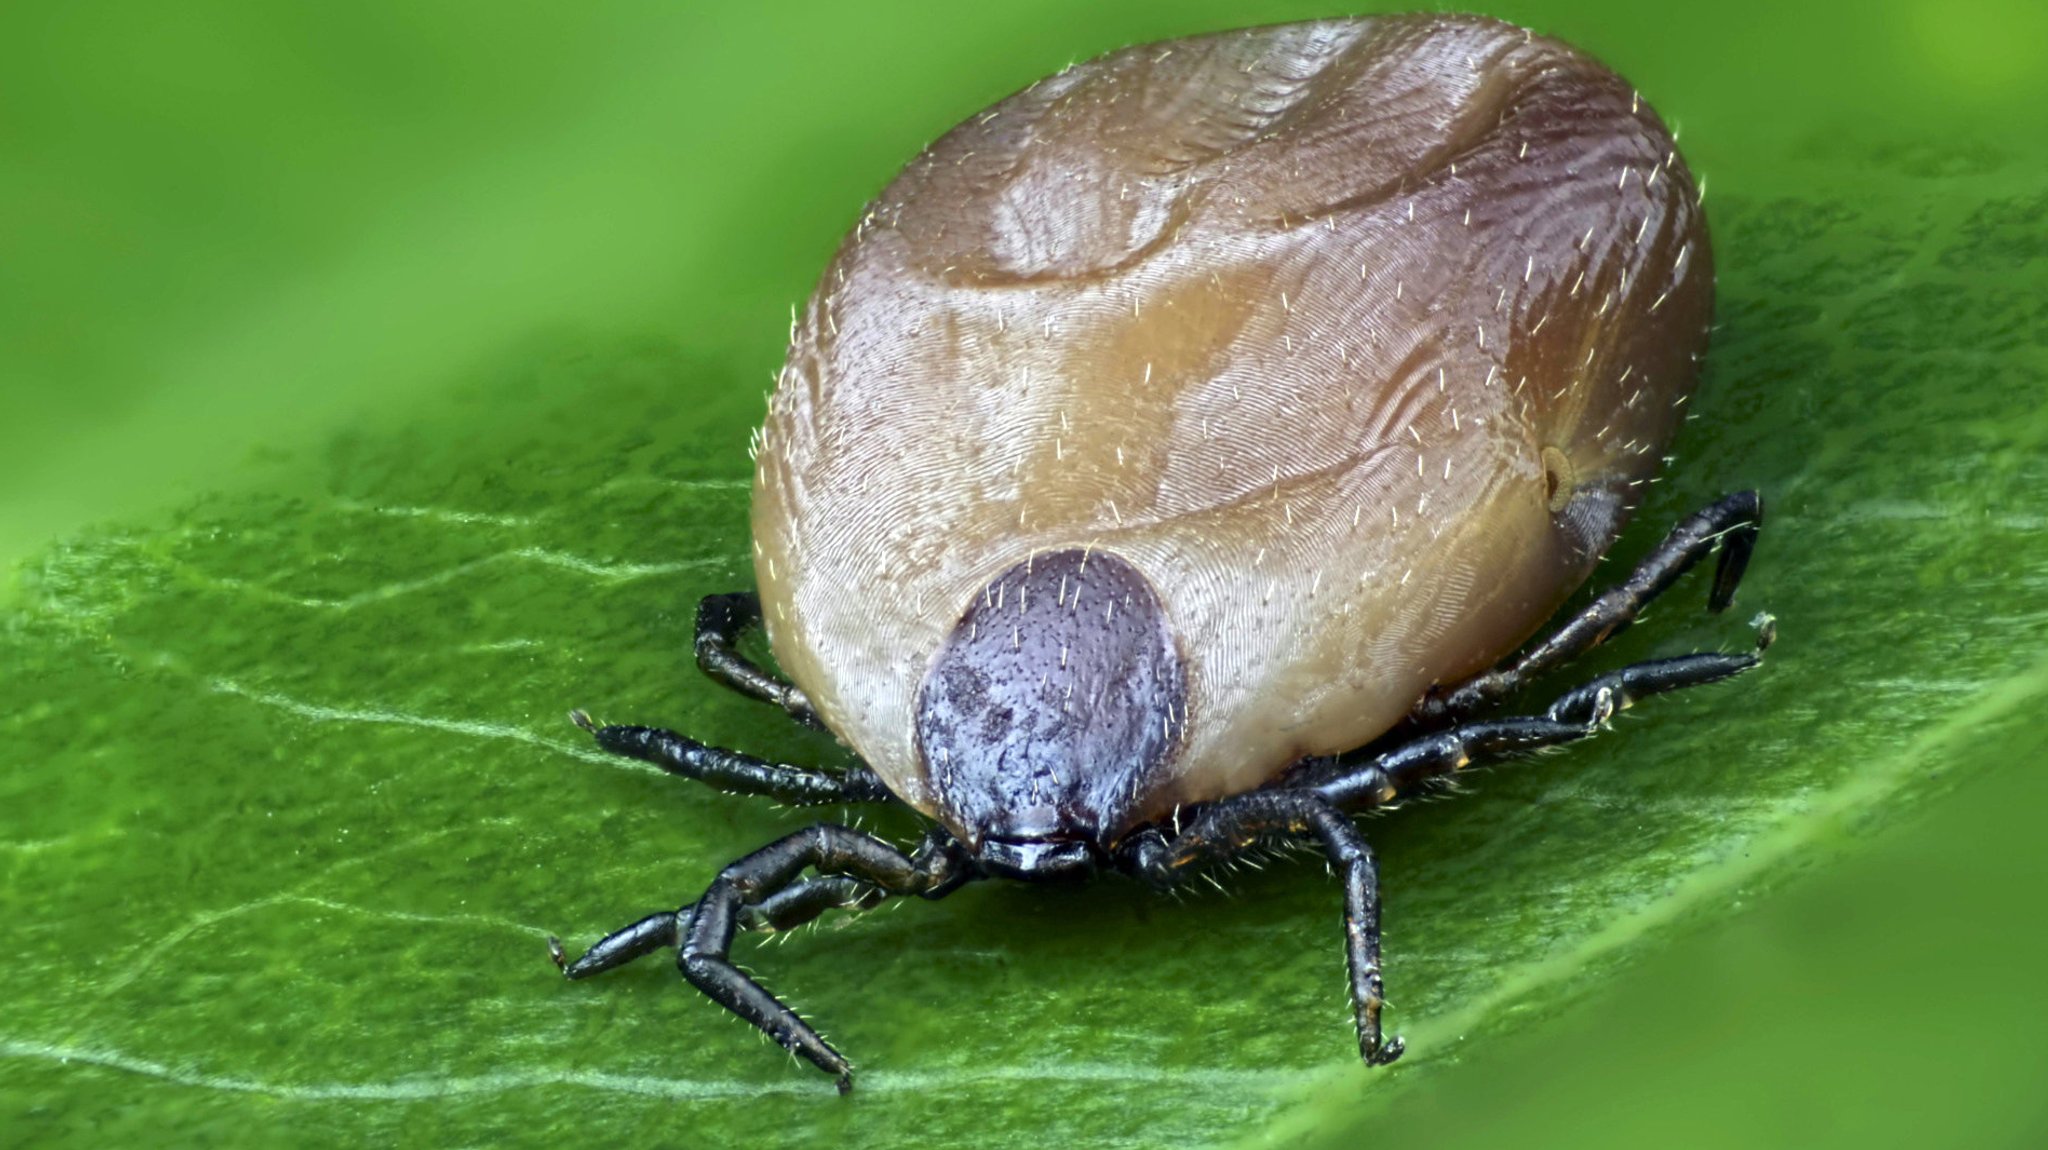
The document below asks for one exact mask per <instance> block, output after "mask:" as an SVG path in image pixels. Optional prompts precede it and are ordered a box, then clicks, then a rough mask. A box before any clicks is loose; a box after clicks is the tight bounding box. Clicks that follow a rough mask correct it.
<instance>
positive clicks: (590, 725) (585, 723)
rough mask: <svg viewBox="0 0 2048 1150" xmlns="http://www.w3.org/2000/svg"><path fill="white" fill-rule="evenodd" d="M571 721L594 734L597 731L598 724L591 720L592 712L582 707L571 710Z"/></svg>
mask: <svg viewBox="0 0 2048 1150" xmlns="http://www.w3.org/2000/svg"><path fill="white" fill-rule="evenodd" d="M569 721H570V722H572V723H574V724H576V725H577V726H579V727H582V728H583V729H584V730H586V731H589V732H590V733H591V734H593V735H594V734H596V733H597V724H596V723H595V722H593V721H592V720H591V718H590V712H589V711H586V710H584V709H583V708H581V707H578V708H576V709H575V710H573V711H571V712H569Z"/></svg>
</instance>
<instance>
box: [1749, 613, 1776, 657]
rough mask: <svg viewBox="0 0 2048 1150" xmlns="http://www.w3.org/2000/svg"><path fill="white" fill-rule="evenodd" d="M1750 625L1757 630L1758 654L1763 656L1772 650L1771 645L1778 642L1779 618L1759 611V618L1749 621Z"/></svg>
mask: <svg viewBox="0 0 2048 1150" xmlns="http://www.w3.org/2000/svg"><path fill="white" fill-rule="evenodd" d="M1749 625H1750V626H1752V627H1755V628H1756V653H1757V654H1759V655H1761V654H1763V653H1764V652H1765V651H1768V650H1770V649H1771V644H1772V643H1775V642H1777V641H1778V617H1777V616H1775V615H1773V614H1771V613H1770V612H1769V611H1759V612H1758V613H1757V617H1756V618H1754V619H1751V620H1750V621H1749Z"/></svg>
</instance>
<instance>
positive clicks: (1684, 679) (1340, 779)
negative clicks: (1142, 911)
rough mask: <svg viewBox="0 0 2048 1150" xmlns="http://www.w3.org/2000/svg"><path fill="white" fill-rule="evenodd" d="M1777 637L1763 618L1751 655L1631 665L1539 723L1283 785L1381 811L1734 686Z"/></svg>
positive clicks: (1338, 764) (1417, 746) (1407, 747)
mask: <svg viewBox="0 0 2048 1150" xmlns="http://www.w3.org/2000/svg"><path fill="white" fill-rule="evenodd" d="M1776 636H1777V627H1776V625H1775V624H1774V623H1773V621H1772V620H1771V617H1770V616H1768V615H1763V616H1759V617H1758V619H1757V635H1756V649H1755V650H1754V651H1745V652H1743V653H1741V654H1737V655H1724V654H1720V653H1718V652H1701V653H1698V654H1692V655H1680V656H1677V657H1676V658H1671V659H1652V660H1650V661H1648V662H1643V663H1631V664H1630V665H1628V666H1626V667H1623V668H1621V669H1620V670H1618V671H1613V672H1610V673H1608V674H1605V675H1601V676H1600V677H1598V678H1596V679H1594V680H1592V681H1591V682H1588V683H1585V684H1583V685H1581V686H1578V687H1574V688H1573V689H1571V690H1569V691H1567V692H1565V693H1564V694H1563V695H1562V696H1560V697H1559V698H1558V699H1557V701H1556V702H1554V703H1552V704H1551V705H1550V707H1549V708H1548V709H1547V710H1546V711H1545V712H1544V713H1543V714H1541V715H1534V716H1523V717H1516V718H1506V719H1492V720H1486V721H1483V722H1473V723H1461V724H1459V725H1457V726H1455V727H1450V728H1448V729H1446V730H1442V731H1437V732H1433V733H1431V734H1426V735H1421V736H1418V737H1417V738H1414V739H1412V740H1410V741H1408V742H1405V743H1402V744H1400V745H1399V746H1396V747H1393V748H1391V749H1389V750H1387V751H1385V752H1383V753H1381V754H1378V755H1375V756H1373V757H1372V758H1370V759H1367V760H1365V761H1363V762H1347V761H1344V760H1342V759H1339V760H1335V761H1330V760H1324V761H1322V762H1318V763H1315V764H1313V765H1312V766H1310V767H1308V768H1307V769H1304V770H1298V771H1296V772H1294V773H1293V774H1291V775H1289V776H1287V778H1286V779H1285V780H1284V781H1283V782H1282V783H1281V784H1280V786H1281V787H1282V788H1284V789H1286V790H1299V791H1306V792H1308V793H1310V794H1314V795H1317V796H1319V797H1320V798H1322V799H1324V800H1325V801H1327V802H1329V803H1331V804H1333V805H1334V806H1336V807H1337V808H1339V809H1340V810H1353V811H1355V810H1365V809H1368V808H1371V807H1378V806H1385V805H1386V804H1388V803H1390V802H1392V801H1393V800H1394V799H1396V798H1397V797H1399V796H1401V795H1404V794H1412V793H1413V792H1414V791H1415V790H1416V789H1417V788H1418V787H1421V786H1424V785H1425V784H1427V783H1428V782H1430V781H1431V780H1434V779H1439V778H1442V777H1444V776H1445V775H1449V774H1451V773H1453V772H1455V771H1460V770H1463V769H1465V768H1466V767H1467V766H1470V765H1472V764H1473V763H1474V762H1477V761H1483V760H1484V759H1486V758H1488V757H1496V756H1500V755H1508V754H1513V753H1515V752H1518V751H1533V750H1537V749H1540V748H1543V747H1554V746H1557V745H1559V744H1561V743H1569V742H1573V741H1575V740H1578V739H1583V738H1586V737H1588V736H1591V735H1594V734H1597V733H1598V732H1599V731H1600V729H1601V728H1602V727H1604V726H1606V724H1607V722H1608V720H1609V719H1611V718H1613V717H1614V713H1615V712H1616V711H1619V710H1623V709H1625V708H1627V707H1629V706H1630V705H1632V704H1633V703H1635V701H1636V700H1638V699H1641V698H1646V697H1648V696H1650V695H1658V694H1662V693H1664V692H1666V691H1676V690H1680V689H1683V688H1685V687H1698V686H1703V685H1705V684H1707V683H1715V682H1719V681H1720V680H1722V679H1727V678H1732V677H1733V676H1736V675H1740V674H1741V673H1743V672H1744V671H1747V670H1749V669H1750V668H1752V667H1754V666H1756V665H1757V664H1758V663H1760V662H1762V661H1763V652H1764V650H1765V649H1766V648H1768V647H1769V646H1770V645H1771V642H1772V640H1773V639H1775V638H1776Z"/></svg>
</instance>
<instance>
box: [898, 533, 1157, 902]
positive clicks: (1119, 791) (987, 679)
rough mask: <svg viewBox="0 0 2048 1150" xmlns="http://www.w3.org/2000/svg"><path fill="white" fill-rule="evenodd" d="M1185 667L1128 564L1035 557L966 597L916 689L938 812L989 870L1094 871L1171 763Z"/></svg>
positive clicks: (1075, 554) (1030, 873)
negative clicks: (955, 623) (971, 599)
mask: <svg viewBox="0 0 2048 1150" xmlns="http://www.w3.org/2000/svg"><path fill="white" fill-rule="evenodd" d="M1186 724H1187V673H1186V667H1185V664H1184V661H1183V660H1182V658H1181V655H1180V650H1179V648H1178V645H1177V644H1176V643H1175V642H1174V637H1173V632H1172V629H1171V628H1170V627H1169V626H1168V625H1167V620H1166V613H1165V611H1164V610H1163V609H1162V607H1161V606H1160V603H1159V596H1158V595H1157V594H1155V593H1154V592H1153V590H1152V585H1151V584H1150V583H1148V582H1147V581H1146V580H1145V577H1144V576H1143V575H1141V574H1139V573H1138V570H1137V568H1135V567H1133V566H1131V565H1130V564H1129V563H1128V562H1126V561H1124V560H1123V559H1120V558H1118V557H1117V556H1115V555H1111V554H1108V553H1106V552H1100V551H1096V552H1084V551H1078V550H1074V551H1059V552H1054V553H1052V554H1049V555H1038V556H1035V557H1033V558H1032V559H1030V560H1028V561H1026V562H1024V563H1020V564H1018V565H1017V566H1015V567H1012V568H1010V569H1009V570H1008V571H1005V572H1004V573H1003V574H1001V575H999V576H997V577H996V579H995V580H994V581H993V582H991V583H990V584H989V585H988V587H987V588H985V589H984V590H983V591H982V592H981V594H979V595H977V596H976V597H975V600H974V602H973V603H971V604H969V606H968V608H967V612H966V614H964V615H963V616H961V619H960V622H959V625H958V626H956V627H955V628H954V629H953V634H952V635H951V636H950V637H949V638H948V639H947V640H946V644H945V646H944V647H942V648H941V649H940V651H939V656H938V658H937V659H936V660H935V661H934V662H933V664H932V668H931V671H930V672H929V673H928V674H927V675H926V676H925V680H924V685H923V687H922V688H920V689H919V691H918V698H917V742H918V749H919V751H920V752H921V754H922V756H923V759H924V767H925V771H926V772H927V774H928V775H929V777H930V779H931V785H932V791H933V793H934V794H935V795H936V797H937V800H938V812H937V813H938V816H939V819H940V821H942V822H944V823H945V824H946V825H947V826H948V827H949V828H950V829H951V830H952V831H953V832H954V833H955V834H956V835H958V836H960V838H961V840H962V841H963V842H965V843H966V844H967V846H968V847H969V848H970V849H971V850H972V851H973V852H974V854H975V858H976V860H977V861H978V862H979V863H980V864H981V866H982V868H983V869H984V870H985V871H987V872H988V873H989V874H991V875H996V876H1000V877H1004V878H1025V879H1058V878H1068V877H1078V876H1082V875H1086V874H1088V873H1090V872H1092V871H1093V870H1094V868H1095V866H1096V865H1097V864H1098V863H1099V862H1100V861H1101V860H1102V859H1103V858H1105V857H1106V856H1107V852H1108V849H1109V847H1110V846H1112V845H1113V844H1114V843H1115V842H1116V840H1117V839H1118V838H1120V837H1121V836H1122V835H1123V834H1124V832H1126V831H1128V830H1130V829H1131V826H1132V824H1133V822H1134V821H1135V819H1136V818H1137V817H1138V816H1139V815H1140V814H1141V813H1142V812H1143V810H1144V808H1145V806H1146V803H1147V801H1148V800H1149V799H1151V797H1152V796H1153V794H1154V793H1155V792H1156V791H1157V790H1159V788H1160V787H1161V786H1162V784H1163V783H1164V782H1165V781H1166V779H1167V776H1168V775H1169V773H1170V771H1171V769H1172V765H1173V762H1174V760H1175V758H1176V756H1177V755H1178V754H1179V752H1180V748H1181V744H1182V736H1183V734H1184V729H1185V727H1186Z"/></svg>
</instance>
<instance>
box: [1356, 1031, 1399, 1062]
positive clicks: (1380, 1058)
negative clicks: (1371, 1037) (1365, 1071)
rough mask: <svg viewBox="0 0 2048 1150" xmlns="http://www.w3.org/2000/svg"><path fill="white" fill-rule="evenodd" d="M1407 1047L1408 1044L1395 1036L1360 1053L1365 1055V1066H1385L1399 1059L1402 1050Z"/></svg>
mask: <svg viewBox="0 0 2048 1150" xmlns="http://www.w3.org/2000/svg"><path fill="white" fill-rule="evenodd" d="M1407 1049H1408V1044H1407V1043H1405V1042H1402V1041H1401V1039H1400V1038H1399V1037H1398V1036H1397V1037H1394V1038H1389V1039H1387V1040H1386V1041H1385V1042H1382V1043H1380V1044H1379V1045H1378V1046H1377V1047H1372V1048H1368V1049H1366V1050H1365V1051H1363V1052H1362V1053H1364V1055H1365V1064H1366V1065H1367V1066H1385V1065H1387V1064H1389V1063H1391V1062H1394V1061H1395V1060H1397V1059H1399V1058H1400V1057H1401V1054H1402V1052H1403V1051H1405V1050H1407Z"/></svg>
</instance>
